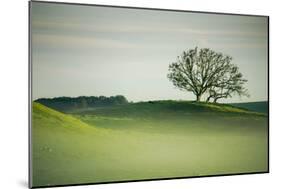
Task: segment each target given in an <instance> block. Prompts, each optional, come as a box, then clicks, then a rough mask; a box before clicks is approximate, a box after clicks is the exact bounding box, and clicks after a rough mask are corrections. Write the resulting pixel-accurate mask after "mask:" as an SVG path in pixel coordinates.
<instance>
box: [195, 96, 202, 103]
mask: <svg viewBox="0 0 281 189" xmlns="http://www.w3.org/2000/svg"><path fill="white" fill-rule="evenodd" d="M200 100H201V94H200V95H196V101H197V102H200Z"/></svg>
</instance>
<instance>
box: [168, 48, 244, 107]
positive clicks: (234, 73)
mask: <svg viewBox="0 0 281 189" xmlns="http://www.w3.org/2000/svg"><path fill="white" fill-rule="evenodd" d="M231 61H232V57H230V56H228V55H223V54H222V53H218V52H215V51H213V50H211V49H209V48H203V49H200V50H198V48H197V47H196V48H195V49H190V50H187V51H185V52H183V53H182V55H181V56H178V58H177V61H176V62H173V63H171V64H170V65H169V73H168V75H167V77H168V79H169V80H170V81H172V83H173V84H174V86H176V87H177V88H179V89H181V90H185V91H189V92H192V93H193V94H194V95H195V96H196V101H201V98H202V96H203V94H205V93H208V97H207V99H206V101H208V102H209V101H210V100H211V99H212V100H213V101H214V102H217V100H218V99H221V98H229V97H232V96H233V95H235V94H236V95H239V96H243V95H245V96H249V95H248V92H247V89H246V88H245V87H244V84H245V83H246V82H247V80H246V79H244V78H243V75H242V73H240V72H239V68H238V67H237V66H236V65H235V64H233V63H231Z"/></svg>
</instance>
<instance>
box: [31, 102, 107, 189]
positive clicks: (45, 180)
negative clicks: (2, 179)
mask: <svg viewBox="0 0 281 189" xmlns="http://www.w3.org/2000/svg"><path fill="white" fill-rule="evenodd" d="M32 109H33V111H32V162H33V163H32V167H33V186H47V185H54V184H63V183H65V184H66V183H74V182H72V179H73V178H71V177H74V174H81V173H82V172H83V171H85V170H87V169H88V165H86V164H82V163H81V161H75V160H77V159H80V160H81V159H83V158H85V157H86V156H92V157H94V153H95V145H97V144H98V142H97V141H98V140H99V138H102V137H103V136H104V135H106V132H105V131H104V130H103V129H97V128H95V127H94V126H89V125H88V124H86V123H84V122H82V121H80V120H79V119H77V118H74V117H72V116H70V115H65V114H63V113H60V112H57V111H55V110H52V109H50V108H47V107H45V106H43V105H41V104H39V103H33V107H32ZM74 171H75V173H74ZM75 178H77V177H74V179H75ZM78 178H80V177H78ZM58 180H59V181H58ZM77 181H79V180H76V182H77Z"/></svg>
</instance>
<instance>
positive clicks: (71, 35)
mask: <svg viewBox="0 0 281 189" xmlns="http://www.w3.org/2000/svg"><path fill="white" fill-rule="evenodd" d="M31 19H32V25H31V26H32V28H31V29H32V66H33V68H32V72H33V73H32V74H33V75H32V76H33V79H32V82H33V91H32V95H33V99H37V98H41V97H58V96H72V97H75V96H101V95H103V96H113V95H124V96H125V97H126V98H127V99H128V100H129V101H147V100H166V99H173V100H194V99H195V96H194V95H193V94H192V93H191V92H183V91H180V90H179V89H176V88H175V87H174V86H173V84H172V83H171V82H170V81H169V80H168V79H167V73H168V66H169V64H170V63H172V62H174V61H175V60H176V57H177V56H178V55H180V54H181V53H182V52H183V51H184V50H187V49H190V48H194V47H196V46H198V47H199V48H211V49H213V50H215V51H218V52H222V53H224V54H227V55H230V56H232V57H233V63H235V64H237V65H238V66H239V68H240V71H241V72H242V73H243V75H244V77H245V78H246V79H248V82H247V84H246V87H247V88H248V90H249V93H250V95H251V96H250V98H247V97H243V98H239V97H233V98H231V99H227V100H225V101H222V102H247V101H263V100H267V95H268V94H267V87H268V86H267V72H268V71H267V69H268V66H267V59H268V57H267V56H268V55H267V38H268V33H267V18H266V17H252V16H236V15H235V16H233V15H217V14H206V13H205V14H202V13H190V12H171V11H159V10H158V11H155V10H139V9H125V8H108V7H95V6H81V5H80V6H79V5H75V6H74V5H66V4H51V3H39V2H32V16H31Z"/></svg>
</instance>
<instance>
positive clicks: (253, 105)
mask: <svg viewBox="0 0 281 189" xmlns="http://www.w3.org/2000/svg"><path fill="white" fill-rule="evenodd" d="M230 105H232V106H235V107H238V108H244V109H247V110H250V111H255V112H261V113H266V114H268V101H262V102H246V103H232V104H230Z"/></svg>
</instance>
